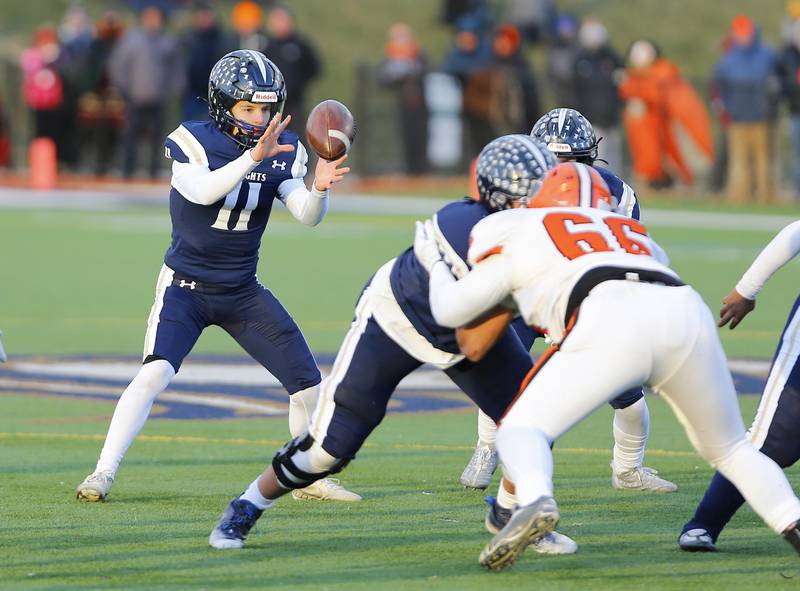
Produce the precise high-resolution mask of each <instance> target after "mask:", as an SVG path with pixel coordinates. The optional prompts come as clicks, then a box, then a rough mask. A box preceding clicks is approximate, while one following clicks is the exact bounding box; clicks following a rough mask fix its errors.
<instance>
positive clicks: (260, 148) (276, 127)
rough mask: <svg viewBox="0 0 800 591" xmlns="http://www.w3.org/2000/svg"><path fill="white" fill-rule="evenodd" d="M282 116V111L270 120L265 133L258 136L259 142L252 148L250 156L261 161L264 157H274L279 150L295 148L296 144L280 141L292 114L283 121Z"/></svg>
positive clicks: (286, 150) (289, 150)
mask: <svg viewBox="0 0 800 591" xmlns="http://www.w3.org/2000/svg"><path fill="white" fill-rule="evenodd" d="M282 118H283V115H282V114H281V113H278V114H277V115H275V116H274V117H273V118H272V121H270V122H269V125H267V129H266V131H264V135H262V136H261V137H260V138H258V143H257V144H256V145H255V146H253V147H252V148H251V149H250V156H251V157H252V158H253V160H256V161H261V160H263V159H264V158H272V157H273V156H274V155H275V154H278V153H279V152H291V151H292V150H294V146H292V145H291V144H279V143H278V137H280V135H281V134H282V133H283V130H284V129H286V126H287V125H289V122H290V121H291V120H292V116H291V115H287V116H286V119H283V121H281V119H282Z"/></svg>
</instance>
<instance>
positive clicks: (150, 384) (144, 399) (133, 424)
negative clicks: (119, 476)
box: [97, 359, 175, 473]
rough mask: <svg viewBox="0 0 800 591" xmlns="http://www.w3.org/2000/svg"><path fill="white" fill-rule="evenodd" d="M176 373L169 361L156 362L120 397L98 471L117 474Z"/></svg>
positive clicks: (152, 362) (147, 367) (144, 366)
mask: <svg viewBox="0 0 800 591" xmlns="http://www.w3.org/2000/svg"><path fill="white" fill-rule="evenodd" d="M174 376H175V370H174V369H173V368H172V365H170V363H169V361H166V360H164V359H156V360H155V361H151V362H150V363H145V364H144V365H143V366H142V367H141V369H140V370H139V373H137V374H136V377H135V378H133V381H132V382H131V383H130V384H128V387H127V388H125V391H124V392H123V393H122V396H120V397H119V401H118V402H117V407H116V408H115V409H114V416H113V417H112V418H111V425H109V427H108V434H107V435H106V441H105V444H103V451H101V452H100V459H99V460H98V461H97V470H98V471H99V470H108V471H111V472H112V473H116V472H117V468H119V463H120V462H121V461H122V458H123V456H124V455H125V452H126V451H128V448H129V447H130V446H131V443H133V440H134V439H135V438H136V435H137V434H138V433H139V430H140V429H141V428H142V427H143V426H144V423H145V421H146V420H147V416H148V415H149V414H150V408H151V407H152V406H153V400H155V398H156V396H158V395H159V394H160V393H161V392H163V391H164V389H165V388H166V387H167V386H168V385H169V383H170V381H171V380H172V378H173V377H174Z"/></svg>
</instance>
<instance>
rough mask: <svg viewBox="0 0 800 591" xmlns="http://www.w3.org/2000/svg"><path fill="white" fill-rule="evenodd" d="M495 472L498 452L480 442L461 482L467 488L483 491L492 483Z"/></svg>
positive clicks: (460, 479) (462, 474)
mask: <svg viewBox="0 0 800 591" xmlns="http://www.w3.org/2000/svg"><path fill="white" fill-rule="evenodd" d="M495 470H497V450H496V449H494V447H492V446H490V445H487V444H485V443H483V442H482V441H480V440H478V444H477V445H476V446H475V452H474V453H473V454H472V457H471V458H470V459H469V463H468V464H467V466H466V468H464V471H463V472H462V473H461V478H459V481H460V482H461V484H463V485H464V486H465V487H466V488H476V489H479V490H483V489H485V488H486V487H487V486H489V485H490V484H491V483H492V475H493V474H494V471H495Z"/></svg>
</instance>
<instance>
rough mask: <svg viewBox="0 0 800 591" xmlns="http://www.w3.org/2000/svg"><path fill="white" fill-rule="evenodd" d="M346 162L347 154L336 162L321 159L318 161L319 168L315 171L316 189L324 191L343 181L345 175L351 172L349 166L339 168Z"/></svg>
mask: <svg viewBox="0 0 800 591" xmlns="http://www.w3.org/2000/svg"><path fill="white" fill-rule="evenodd" d="M345 160H347V154H345V155H344V156H342V157H341V158H337V159H336V160H325V159H324V158H319V159H318V160H317V168H316V170H315V171H314V177H315V178H314V188H315V189H316V190H317V191H324V190H326V189H330V188H331V187H332V186H333V185H334V183H338V182H339V181H340V180H342V179H343V178H344V175H346V174H347V173H348V172H350V167H349V166H345V167H344V168H339V166H341V165H342V164H344V161H345Z"/></svg>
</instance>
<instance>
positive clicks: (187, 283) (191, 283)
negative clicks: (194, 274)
mask: <svg viewBox="0 0 800 591" xmlns="http://www.w3.org/2000/svg"><path fill="white" fill-rule="evenodd" d="M196 285H197V283H195V282H194V281H186V280H185V279H181V282H180V283H179V284H178V287H188V288H189V289H194V288H195V286H196Z"/></svg>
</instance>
